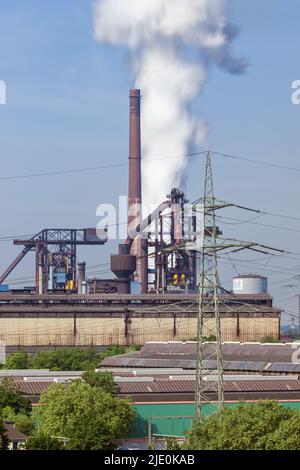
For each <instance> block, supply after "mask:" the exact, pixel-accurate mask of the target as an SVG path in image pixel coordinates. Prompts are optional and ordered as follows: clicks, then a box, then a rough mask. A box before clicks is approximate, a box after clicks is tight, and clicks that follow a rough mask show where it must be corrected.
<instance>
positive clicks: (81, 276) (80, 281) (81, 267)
mask: <svg viewBox="0 0 300 470" xmlns="http://www.w3.org/2000/svg"><path fill="white" fill-rule="evenodd" d="M85 267H86V263H85V262H83V263H78V278H77V286H78V294H83V291H82V290H83V287H82V286H83V282H84V281H85Z"/></svg>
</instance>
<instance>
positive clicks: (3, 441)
mask: <svg viewBox="0 0 300 470" xmlns="http://www.w3.org/2000/svg"><path fill="white" fill-rule="evenodd" d="M7 446H8V439H7V436H6V433H5V428H4V424H3V421H2V417H1V415H0V450H6V449H7Z"/></svg>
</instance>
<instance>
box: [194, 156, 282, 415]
mask: <svg viewBox="0 0 300 470" xmlns="http://www.w3.org/2000/svg"><path fill="white" fill-rule="evenodd" d="M199 203H200V205H201V207H202V208H201V210H202V213H203V219H204V220H203V233H202V237H201V238H202V242H201V244H200V247H199V251H200V253H199V262H198V264H199V286H198V287H199V296H198V322H197V358H196V391H195V405H196V406H195V415H196V418H200V419H203V418H205V416H206V415H207V411H208V410H206V407H207V406H208V407H209V408H210V410H209V412H211V411H213V408H214V409H215V411H218V410H219V411H220V410H222V409H223V406H224V386H223V362H222V348H221V344H222V336H221V322H220V310H222V308H223V304H227V308H228V309H229V310H230V306H229V305H228V302H226V300H224V298H222V297H223V296H220V291H221V284H220V279H219V274H218V253H219V252H220V251H223V250H227V253H234V252H237V251H241V250H245V249H249V250H253V251H256V252H259V253H263V254H270V252H269V250H271V251H276V252H281V253H282V252H284V251H283V250H278V249H275V248H272V247H269V246H265V245H260V244H258V243H255V242H247V241H240V240H235V239H227V238H225V237H222V236H221V235H222V232H220V231H219V228H218V227H217V225H216V218H217V216H216V211H217V210H219V209H222V208H225V207H239V208H241V209H245V210H251V209H248V208H245V207H241V206H237V205H235V204H232V203H228V202H225V201H219V200H217V199H216V198H215V195H214V185H213V176H212V165H211V153H210V152H207V155H206V168H205V183H204V195H203V197H202V198H201V199H199V200H198V201H196V202H195V210H199ZM266 250H268V251H266ZM224 290H225V289H224ZM212 322H213V323H214V325H213V327H212V326H210V325H211V324H212ZM210 360H214V361H215V362H216V370H213V369H209V368H208V363H209V362H206V361H210ZM216 372H217V374H216ZM212 375H214V380H212V377H211V376H212ZM216 376H217V377H216ZM215 377H216V378H215ZM212 382H213V383H214V384H215V394H216V395H217V399H216V400H213V397H212V395H211V390H212ZM208 388H209V391H210V393H208Z"/></svg>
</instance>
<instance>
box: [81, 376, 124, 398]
mask: <svg viewBox="0 0 300 470" xmlns="http://www.w3.org/2000/svg"><path fill="white" fill-rule="evenodd" d="M82 378H83V380H84V381H85V382H86V383H88V384H89V385H90V386H91V387H98V388H100V389H102V390H103V391H104V392H106V393H110V394H111V395H114V393H115V391H116V384H115V382H114V376H113V374H112V373H111V372H106V371H103V372H96V371H94V370H87V371H86V372H84V373H83V374H82Z"/></svg>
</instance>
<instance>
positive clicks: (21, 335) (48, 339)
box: [0, 316, 280, 346]
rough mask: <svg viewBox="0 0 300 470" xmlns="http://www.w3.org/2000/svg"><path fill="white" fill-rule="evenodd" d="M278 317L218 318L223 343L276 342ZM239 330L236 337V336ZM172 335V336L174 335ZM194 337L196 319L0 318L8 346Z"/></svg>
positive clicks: (210, 326)
mask: <svg viewBox="0 0 300 470" xmlns="http://www.w3.org/2000/svg"><path fill="white" fill-rule="evenodd" d="M279 325H280V320H279V318H241V319H240V320H239V322H238V321H237V319H236V318H222V320H221V328H222V340H223V341H241V342H243V341H260V340H261V338H262V337H264V336H267V335H268V336H272V337H274V338H276V339H278V335H279ZM238 331H239V335H238V334H237V333H238ZM175 332H176V334H175V335H174V333H175ZM196 334H197V319H196V318H186V317H184V316H182V317H181V318H180V317H179V316H178V317H177V319H176V321H175V322H174V319H173V318H163V317H159V316H157V317H155V318H149V317H144V318H137V317H132V318H130V321H129V322H128V330H127V336H125V321H124V319H123V318H117V317H115V318H113V317H112V318H93V317H88V318H77V319H76V321H75V320H74V319H73V318H53V317H52V318H0V340H2V341H4V343H5V344H7V345H9V346H46V345H55V346H68V345H78V346H85V345H91V344H93V345H110V344H120V345H126V344H144V343H146V342H147V341H173V340H189V339H193V338H195V336H196ZM214 334H215V327H214V320H209V321H208V322H207V323H206V335H207V336H210V335H214Z"/></svg>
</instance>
